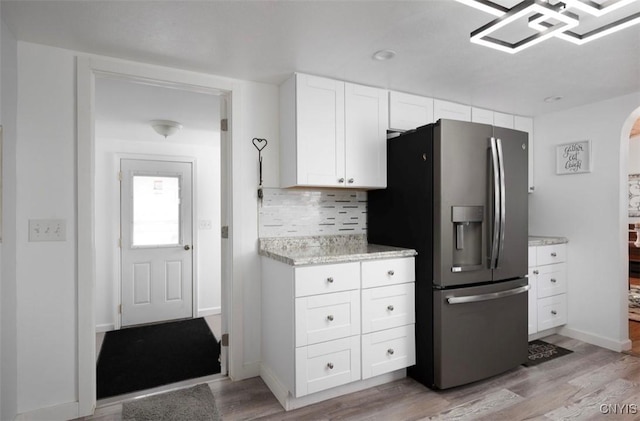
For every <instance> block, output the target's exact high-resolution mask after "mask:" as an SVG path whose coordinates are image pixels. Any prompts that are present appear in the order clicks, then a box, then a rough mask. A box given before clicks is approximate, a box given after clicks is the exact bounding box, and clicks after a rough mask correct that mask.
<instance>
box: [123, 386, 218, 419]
mask: <svg viewBox="0 0 640 421" xmlns="http://www.w3.org/2000/svg"><path fill="white" fill-rule="evenodd" d="M122 420H123V421H218V420H220V413H219V412H218V409H217V408H216V405H215V401H214V400H213V394H212V393H211V389H210V388H209V386H208V385H206V384H199V385H198V386H194V387H191V388H189V389H181V390H176V391H175V392H168V393H162V394H160V395H154V396H149V397H147V398H142V399H136V400H134V401H131V402H125V403H124V404H123V405H122Z"/></svg>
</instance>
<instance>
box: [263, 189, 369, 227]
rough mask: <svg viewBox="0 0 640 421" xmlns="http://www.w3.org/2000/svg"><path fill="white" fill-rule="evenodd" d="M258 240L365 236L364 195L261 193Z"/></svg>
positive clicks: (353, 192)
mask: <svg viewBox="0 0 640 421" xmlns="http://www.w3.org/2000/svg"><path fill="white" fill-rule="evenodd" d="M263 193H264V196H263V199H262V203H261V204H260V205H259V210H258V218H259V220H258V227H259V228H258V229H259V232H258V236H259V237H260V238H266V237H298V236H312V235H341V234H366V233H367V192H366V191H356V190H344V189H341V190H338V189H336V190H326V189H323V190H297V189H295V190H293V189H272V188H268V189H264V192H263Z"/></svg>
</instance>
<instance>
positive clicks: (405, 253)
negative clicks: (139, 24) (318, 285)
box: [259, 234, 417, 266]
mask: <svg viewBox="0 0 640 421" xmlns="http://www.w3.org/2000/svg"><path fill="white" fill-rule="evenodd" d="M259 254H260V255H261V256H266V257H270V258H272V259H275V260H278V261H280V262H282V263H286V264H288V265H292V266H302V265H315V264H322V263H343V262H356V261H361V260H373V259H387V258H394V257H411V256H415V255H416V254H417V253H416V251H415V250H413V249H405V248H400V247H392V246H384V245H379V244H369V243H367V237H366V235H364V234H356V235H326V236H314V237H284V238H261V239H260V247H259Z"/></svg>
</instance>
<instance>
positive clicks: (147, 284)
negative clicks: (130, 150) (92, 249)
mask: <svg viewBox="0 0 640 421" xmlns="http://www.w3.org/2000/svg"><path fill="white" fill-rule="evenodd" d="M120 169H121V174H122V177H121V178H122V181H121V190H120V195H121V200H120V203H121V205H120V212H121V221H122V224H121V231H122V232H121V235H122V248H121V250H122V289H121V290H122V326H123V327H124V326H131V325H138V324H143V323H153V322H159V321H166V320H174V319H183V318H189V317H192V315H193V314H192V313H193V310H192V309H193V289H192V288H193V247H192V235H193V234H192V232H193V229H192V184H193V181H192V177H193V175H192V164H191V163H190V162H168V161H151V160H134V159H122V160H121V161H120Z"/></svg>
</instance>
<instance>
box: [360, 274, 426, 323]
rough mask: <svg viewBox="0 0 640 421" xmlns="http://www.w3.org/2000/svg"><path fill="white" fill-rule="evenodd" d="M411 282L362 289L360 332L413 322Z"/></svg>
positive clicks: (413, 288)
mask: <svg viewBox="0 0 640 421" xmlns="http://www.w3.org/2000/svg"><path fill="white" fill-rule="evenodd" d="M415 314H416V313H415V284H414V283H413V282H411V283H407V284H400V285H391V286H386V287H378V288H369V289H363V290H362V333H369V332H374V331H376V330H382V329H390V328H393V327H398V326H402V325H406V324H409V323H415V321H416V317H415Z"/></svg>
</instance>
